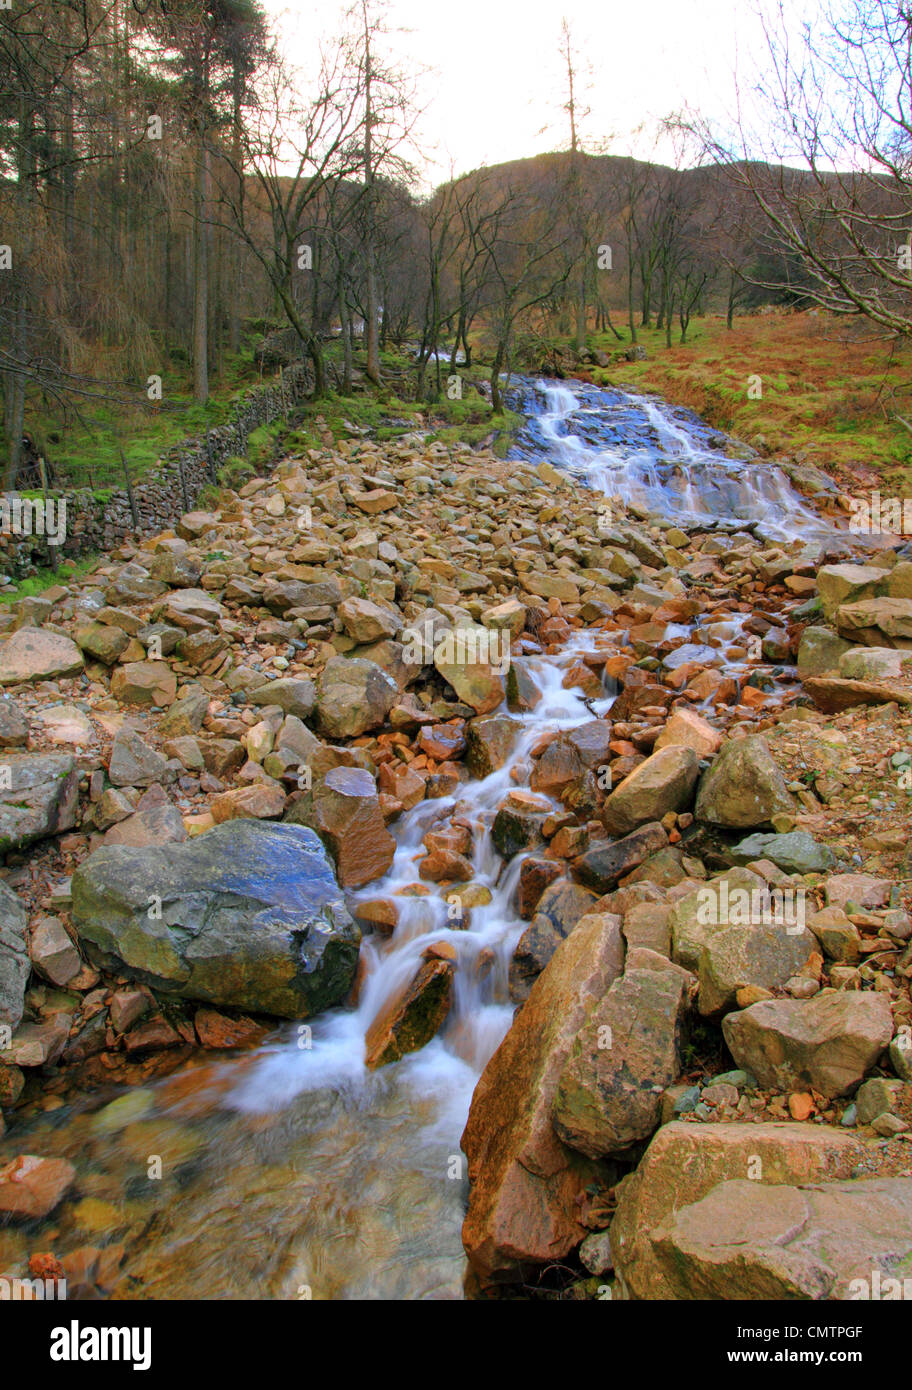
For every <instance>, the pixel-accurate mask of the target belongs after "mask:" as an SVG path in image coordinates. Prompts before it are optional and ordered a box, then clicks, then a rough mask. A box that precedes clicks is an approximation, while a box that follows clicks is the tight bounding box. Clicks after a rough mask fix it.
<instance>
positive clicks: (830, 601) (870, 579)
mask: <svg viewBox="0 0 912 1390" xmlns="http://www.w3.org/2000/svg"><path fill="white" fill-rule="evenodd" d="M885 577H886V576H885V575H884V572H883V570H881V569H877V568H876V567H875V566H874V565H851V564H850V565H824V566H823V567H822V568H821V569H819V570H818V571H817V592H818V594H819V595H820V603H821V606H822V608H823V615H824V617H825V618H832V617H833V616H834V615H835V613H836V610H837V609H838V608H840V607H841V606H842V605H843V604H844V603H852V602H854V601H855V599H862V598H871V597H873V595H874V594H875V593H876V591H877V588H878V586H879V585H881V584H882V583H883V581H884V579H885Z"/></svg>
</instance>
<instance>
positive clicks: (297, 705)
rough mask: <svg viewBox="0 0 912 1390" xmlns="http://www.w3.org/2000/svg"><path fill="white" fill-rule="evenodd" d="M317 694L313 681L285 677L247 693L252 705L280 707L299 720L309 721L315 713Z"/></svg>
mask: <svg viewBox="0 0 912 1390" xmlns="http://www.w3.org/2000/svg"><path fill="white" fill-rule="evenodd" d="M316 698H317V692H316V688H315V686H314V683H313V681H305V680H296V679H294V678H292V677H291V676H283V677H281V678H280V679H279V680H277V681H267V682H266V683H265V685H258V686H257V687H256V689H255V690H248V691H247V700H248V703H249V704H251V705H278V707H279V709H281V710H284V711H285V713H286V714H293V715H294V716H295V717H296V718H297V719H308V718H309V717H310V715H311V714H312V713H313V707H314V704H315V703H316Z"/></svg>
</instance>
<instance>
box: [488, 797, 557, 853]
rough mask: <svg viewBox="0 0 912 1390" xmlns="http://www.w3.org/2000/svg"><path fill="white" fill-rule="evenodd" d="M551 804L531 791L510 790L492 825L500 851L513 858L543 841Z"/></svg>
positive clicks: (492, 832) (495, 844) (494, 837)
mask: <svg viewBox="0 0 912 1390" xmlns="http://www.w3.org/2000/svg"><path fill="white" fill-rule="evenodd" d="M550 813H551V806H550V804H549V802H547V801H546V800H545V799H544V798H543V797H540V796H534V795H532V794H531V793H529V792H511V793H510V795H509V796H508V797H507V799H506V801H504V803H503V804H502V805H501V806H500V807H498V810H497V815H496V816H495V817H494V823H493V825H492V826H491V838H492V840H493V841H494V847H495V849H496V850H497V852H498V854H500V855H502V856H503V858H504V859H512V858H513V856H514V854H519V852H520V851H521V850H524V849H534V848H536V847H537V846H539V845H543V844H544V842H545V837H544V833H543V827H544V824H545V821H546V819H547V818H548V816H549V815H550Z"/></svg>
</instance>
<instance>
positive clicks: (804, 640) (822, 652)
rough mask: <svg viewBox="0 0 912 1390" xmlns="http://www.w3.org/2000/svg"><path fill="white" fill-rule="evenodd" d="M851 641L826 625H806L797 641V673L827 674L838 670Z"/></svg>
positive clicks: (803, 678)
mask: <svg viewBox="0 0 912 1390" xmlns="http://www.w3.org/2000/svg"><path fill="white" fill-rule="evenodd" d="M850 649H851V643H849V642H844V641H843V640H842V638H841V637H837V636H836V634H835V632H831V631H830V629H829V628H828V627H806V628H805V629H804V632H802V634H801V640H800V642H799V643H798V656H797V663H798V675H799V676H800V678H801V680H805V679H806V678H807V677H808V676H829V675H833V674H835V673H836V672H838V670H839V662H840V660H841V659H842V656H843V654H844V653H845V652H847V651H849V650H850Z"/></svg>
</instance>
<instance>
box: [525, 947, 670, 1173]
mask: <svg viewBox="0 0 912 1390" xmlns="http://www.w3.org/2000/svg"><path fill="white" fill-rule="evenodd" d="M686 1009H687V998H686V992H685V977H684V973H683V971H677V970H675V969H674V968H673V967H672V968H667V969H659V970H644V969H630V968H629V967H628V968H627V969H626V970H625V972H624V974H623V975H622V977H621V978H620V979H619V980H615V982H614V984H613V985H612V986H611V988H610V989H609V991H608V993H607V994H606V995H605V997H604V999H602V1000H601V1001H600V1002H599V1003H598V1004H597V1005H596V1007H595V1008H594V1009H593V1010H592V1012H591V1013H590V1015H589V1017H588V1019H587V1020H586V1023H585V1025H584V1027H583V1028H581V1029H580V1032H579V1033H578V1034H577V1036H576V1038H575V1039H574V1042H573V1045H572V1047H571V1049H570V1055H569V1057H568V1058H567V1061H566V1063H565V1064H564V1068H563V1070H562V1072H561V1074H560V1078H559V1080H558V1083H557V1091H556V1094H555V1097H554V1107H553V1111H552V1114H553V1117H554V1127H555V1129H556V1130H557V1133H558V1135H559V1136H560V1138H561V1139H563V1141H564V1143H565V1144H569V1145H570V1147H571V1148H573V1149H579V1150H580V1152H581V1153H584V1154H587V1155H588V1156H589V1157H590V1158H602V1157H606V1156H620V1155H623V1154H625V1153H626V1152H627V1151H628V1150H629V1149H630V1148H631V1147H632V1146H633V1145H634V1144H638V1143H641V1142H642V1141H643V1140H644V1139H648V1138H649V1137H650V1135H651V1134H652V1133H653V1131H654V1130H655V1129H657V1128H658V1125H659V1114H660V1105H661V1097H662V1092H663V1091H664V1090H665V1089H666V1087H668V1086H671V1085H672V1084H673V1083H674V1082H675V1081H676V1080H677V1078H678V1075H679V1073H680V1070H681V1057H680V1045H681V1034H682V1027H683V1023H684V1017H685V1014H686Z"/></svg>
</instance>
